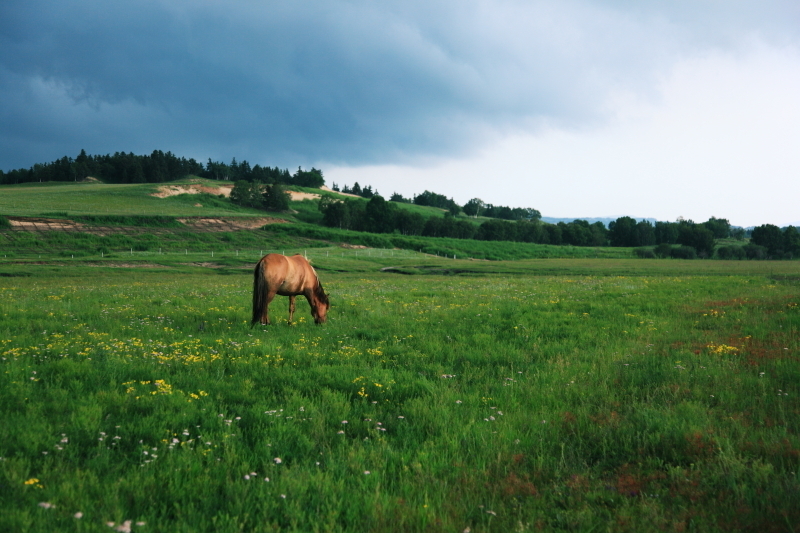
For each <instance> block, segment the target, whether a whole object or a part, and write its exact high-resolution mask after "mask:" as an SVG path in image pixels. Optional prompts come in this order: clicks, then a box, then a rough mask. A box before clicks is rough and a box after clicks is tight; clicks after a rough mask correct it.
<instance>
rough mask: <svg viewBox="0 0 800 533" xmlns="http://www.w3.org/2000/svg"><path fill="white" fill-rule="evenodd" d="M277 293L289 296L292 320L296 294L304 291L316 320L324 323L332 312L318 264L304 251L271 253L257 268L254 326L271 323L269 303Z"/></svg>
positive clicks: (252, 324)
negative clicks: (304, 254) (289, 255)
mask: <svg viewBox="0 0 800 533" xmlns="http://www.w3.org/2000/svg"><path fill="white" fill-rule="evenodd" d="M276 294H280V295H281V296H288V297H289V323H290V324H291V322H292V317H293V316H294V297H295V296H297V295H298V294H302V295H303V296H305V297H306V299H307V300H308V303H309V305H310V306H311V315H312V316H313V317H314V322H316V323H317V324H322V323H323V322H325V319H326V318H327V315H328V308H329V307H330V302H329V301H328V295H327V294H325V291H324V290H323V289H322V283H320V282H319V278H318V277H317V273H316V272H315V271H314V268H313V267H312V266H311V265H310V264H308V261H306V258H305V257H303V256H302V255H300V254H297V255H293V256H292V257H286V256H285V255H281V254H267V255H265V256H264V257H262V258H261V260H260V261H259V262H258V263H257V264H256V268H255V270H254V271H253V320H252V321H251V322H250V327H251V328H252V327H253V326H255V325H256V322H258V321H261V324H269V323H270V322H269V304H270V302H271V301H272V299H273V298H275V295H276Z"/></svg>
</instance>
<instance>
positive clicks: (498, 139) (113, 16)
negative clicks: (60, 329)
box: [0, 0, 800, 226]
mask: <svg viewBox="0 0 800 533" xmlns="http://www.w3.org/2000/svg"><path fill="white" fill-rule="evenodd" d="M797 95H800V3H798V2H797V1H796V0H789V1H782V0H763V1H759V2H755V1H725V2H722V1H719V0H713V1H712V0H691V1H689V0H677V1H671V2H655V1H650V2H622V1H619V0H604V1H602V0H593V1H590V0H585V1H578V0H558V1H556V0H542V1H537V0H526V1H522V0H495V1H488V0H484V1H480V0H460V1H457V2H456V1H455V0H448V1H440V2H430V1H426V2H422V1H408V2H400V3H398V2H390V1H380V0H378V1H375V0H370V1H368V0H350V1H337V0H324V1H323V0H317V1H302V0H300V1H267V2H263V1H256V0H243V1H240V2H235V3H230V2H225V3H223V2H213V1H210V0H206V1H189V0H170V1H166V0H146V1H141V0H138V1H133V0H118V1H115V2H104V1H100V0H63V1H60V2H58V3H57V4H53V3H52V2H46V1H45V0H25V1H23V0H4V2H2V4H0V168H2V169H3V170H9V169H12V168H20V167H24V168H27V167H29V166H31V165H33V164H34V163H40V162H47V161H52V160H54V159H57V158H60V157H62V156H64V155H68V156H71V157H75V156H76V155H77V154H78V153H79V152H80V150H81V149H85V150H86V151H87V152H88V153H90V154H105V153H113V152H117V151H125V152H129V151H132V152H134V153H140V154H145V153H149V152H151V151H152V150H154V149H159V150H164V151H167V150H169V151H172V152H173V153H175V154H177V155H179V156H185V157H194V158H196V159H198V160H200V161H202V162H204V161H205V160H206V159H207V158H209V157H210V158H212V159H214V160H223V161H226V162H228V161H229V160H230V159H231V158H232V157H235V158H236V159H237V160H242V159H246V160H248V161H249V162H250V163H251V164H256V163H259V164H262V165H270V166H276V165H277V166H280V167H289V168H290V169H293V168H296V167H297V166H298V165H301V166H303V167H304V168H309V167H311V166H316V167H318V168H322V169H323V170H324V172H325V177H326V180H327V182H328V184H329V185H330V184H331V183H332V182H337V183H339V184H340V185H343V184H345V183H346V184H348V185H352V184H353V183H354V182H355V181H358V182H359V183H360V184H362V185H365V184H369V185H372V186H373V188H377V189H378V190H379V191H380V192H381V193H382V194H384V195H387V196H388V195H389V194H391V193H392V192H399V193H401V194H403V195H404V196H411V195H412V194H414V193H420V192H422V191H423V190H425V189H428V190H432V191H435V192H438V193H442V194H446V195H448V196H452V197H453V198H454V199H455V200H456V201H457V202H459V203H462V204H463V203H465V202H466V201H467V200H469V199H470V198H473V197H479V198H481V199H483V200H484V201H486V202H489V203H494V204H501V205H511V206H515V207H516V206H519V207H534V208H536V209H538V210H540V211H541V212H542V214H543V215H545V216H553V217H606V216H613V217H617V216H622V215H629V216H635V217H653V218H657V219H659V220H675V219H677V217H679V216H683V217H684V218H691V219H694V220H695V221H704V220H706V219H708V218H709V217H710V216H716V217H721V218H727V219H729V220H730V221H731V223H732V224H734V225H740V226H751V225H759V224H764V223H772V224H777V225H787V224H795V225H800V209H799V208H798V198H800V97H798V96H797Z"/></svg>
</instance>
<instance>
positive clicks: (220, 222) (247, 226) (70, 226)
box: [7, 216, 288, 235]
mask: <svg viewBox="0 0 800 533" xmlns="http://www.w3.org/2000/svg"><path fill="white" fill-rule="evenodd" d="M7 218H8V221H9V222H10V223H11V230H12V231H30V232H45V231H67V232H79V233H90V234H93V235H112V234H117V233H127V234H140V233H165V232H170V231H173V230H174V229H175V228H152V227H145V226H116V225H114V226H102V225H87V224H82V223H80V222H75V221H73V220H64V219H58V218H42V217H14V216H10V217H7ZM176 220H177V221H178V222H180V223H181V224H184V225H185V226H186V227H187V229H190V230H194V231H200V232H217V231H239V230H255V229H259V228H261V227H263V226H266V225H267V224H286V223H288V221H286V220H284V219H282V218H275V217H183V218H177V219H176Z"/></svg>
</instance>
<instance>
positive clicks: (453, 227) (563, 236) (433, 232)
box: [319, 196, 608, 246]
mask: <svg viewBox="0 0 800 533" xmlns="http://www.w3.org/2000/svg"><path fill="white" fill-rule="evenodd" d="M319 209H320V211H321V212H322V214H323V224H324V225H326V226H328V227H334V228H341V229H350V230H356V231H369V232H373V233H393V232H397V233H400V234H402V235H422V236H430V237H451V238H456V239H478V240H487V241H500V240H502V241H518V242H533V243H541V244H572V245H575V246H603V245H605V244H607V242H608V230H607V229H606V227H605V226H604V225H603V224H602V223H601V222H596V223H594V224H589V223H588V222H586V221H585V220H576V221H574V222H570V223H569V224H566V223H563V222H560V223H558V224H545V223H542V222H541V221H539V220H538V219H532V218H523V219H519V220H517V221H514V222H512V221H507V220H499V219H492V220H487V221H485V222H484V223H483V224H481V225H476V224H474V223H472V222H470V221H468V220H465V219H458V218H456V217H454V216H453V215H452V214H451V212H449V211H448V212H447V213H445V215H444V216H443V217H438V216H432V217H429V218H427V219H426V218H425V217H423V216H422V215H421V214H419V213H414V212H411V211H408V210H406V209H401V208H399V206H398V205H397V203H396V202H387V201H386V200H385V199H384V198H383V197H381V196H373V197H372V198H370V200H369V201H368V202H364V201H360V200H344V201H342V200H337V199H333V198H330V197H325V198H323V199H322V200H320V204H319Z"/></svg>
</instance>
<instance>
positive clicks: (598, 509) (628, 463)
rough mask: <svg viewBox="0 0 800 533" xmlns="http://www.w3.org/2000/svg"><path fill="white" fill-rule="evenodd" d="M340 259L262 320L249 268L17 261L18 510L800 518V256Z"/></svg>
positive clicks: (226, 525)
mask: <svg viewBox="0 0 800 533" xmlns="http://www.w3.org/2000/svg"><path fill="white" fill-rule="evenodd" d="M314 262H315V264H316V266H317V268H318V271H319V272H320V275H321V277H322V279H323V281H324V283H325V286H326V288H327V289H328V291H329V292H330V293H331V298H332V301H333V307H332V309H331V312H330V315H329V316H330V319H329V322H328V323H327V324H325V325H324V326H315V325H313V323H312V321H311V317H310V314H309V312H308V306H307V304H305V302H302V303H301V304H300V305H299V307H298V315H299V317H300V318H299V320H298V321H297V322H296V323H295V324H294V325H291V326H289V325H287V324H286V322H285V319H286V316H287V300H286V299H285V298H279V299H277V300H276V301H275V302H274V303H273V304H272V317H273V319H275V318H278V319H279V320H277V322H278V324H276V325H274V326H272V327H270V328H261V327H257V328H255V329H252V330H251V329H250V328H249V327H248V323H249V310H250V309H249V301H250V286H251V275H250V272H249V271H248V270H243V269H242V270H237V269H200V268H191V267H188V266H180V265H177V264H175V265H172V266H170V265H155V266H152V267H151V268H109V267H103V266H87V265H85V264H84V265H81V264H79V263H75V264H71V263H70V262H64V263H63V264H61V265H31V264H17V263H8V262H7V263H5V264H3V265H2V267H1V268H0V316H2V322H1V324H2V325H1V326H0V356H1V358H0V364H2V368H3V372H2V374H0V380H2V386H1V387H0V412H2V419H3V420H4V424H2V425H0V457H2V460H0V480H1V481H0V502H1V503H0V506H2V509H3V513H0V530H3V531H53V530H58V531H92V530H98V531H103V530H105V531H108V530H109V529H108V527H107V526H106V525H105V524H106V523H108V522H114V523H115V524H116V525H115V527H118V526H119V525H120V524H124V522H125V521H126V520H132V521H133V523H136V522H144V523H145V525H144V526H141V531H149V530H154V531H165V530H171V531H240V530H244V531H272V530H276V529H286V530H292V531H464V530H465V529H467V528H469V529H470V531H528V530H530V531H536V530H576V531H584V530H609V531H661V530H665V531H685V530H694V531H732V530H755V529H758V530H763V531H791V530H793V529H795V528H797V526H798V524H800V522H798V521H799V520H800V511H799V510H798V509H800V508H798V506H797V505H796V502H797V501H799V500H800V482H799V481H798V474H797V473H798V467H800V464H798V463H799V462H800V461H799V459H800V438H798V430H800V417H798V415H799V414H800V401H798V396H797V393H798V391H797V383H798V378H800V369H799V368H798V364H797V355H798V348H799V346H798V327H799V326H800V310H799V309H798V302H799V301H800V290H798V289H800V286H798V280H799V279H800V272H798V269H797V268H796V263H793V262H779V263H770V262H742V263H738V262H737V263H736V265H739V264H744V265H747V266H748V267H749V269H748V270H742V271H738V272H735V271H732V272H729V273H725V271H724V268H723V266H728V265H729V264H725V263H722V262H710V261H703V262H700V261H694V262H692V261H686V262H679V261H663V262H655V261H649V262H648V261H637V260H627V261H613V260H605V261H604V260H555V259H554V260H539V261H530V262H527V263H526V262H500V263H493V262H472V263H473V264H475V265H476V266H478V267H479V268H477V269H475V270H473V271H470V272H463V273H462V274H461V275H441V274H430V273H428V274H425V273H424V272H444V273H448V272H450V273H451V274H452V271H448V270H447V269H448V267H449V263H451V262H452V261H449V262H448V261H444V260H441V259H439V260H438V261H437V260H436V259H430V260H429V263H430V264H427V265H426V264H425V263H422V262H421V261H420V259H419V257H407V258H398V257H391V258H388V259H387V258H381V257H378V258H375V257H372V256H367V257H361V258H358V259H357V258H355V257H345V258H341V257H340V258H333V257H328V258H324V257H321V256H320V257H318V258H316V259H315V260H314ZM458 262H459V263H460V261H458ZM464 263H468V262H464ZM384 264H393V265H395V266H397V267H398V268H406V269H411V270H414V269H416V270H417V271H418V272H421V273H418V274H417V275H412V276H406V275H400V274H396V273H388V272H380V271H379V269H378V267H380V266H381V265H384ZM642 265H643V266H644V267H642V268H640V266H642ZM653 265H667V266H671V267H672V268H667V267H660V268H656V267H654V266H653ZM431 267H433V268H431ZM492 267H493V268H492ZM437 268H438V269H440V270H437ZM480 268H484V269H485V273H481V272H479V270H480ZM441 269H444V270H441ZM637 270H638V271H637ZM225 274H226V275H225ZM48 507H49V508H48ZM76 513H81V515H80V516H81V518H75V516H76ZM133 527H134V529H137V530H139V529H138V528H136V527H135V526H133Z"/></svg>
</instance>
